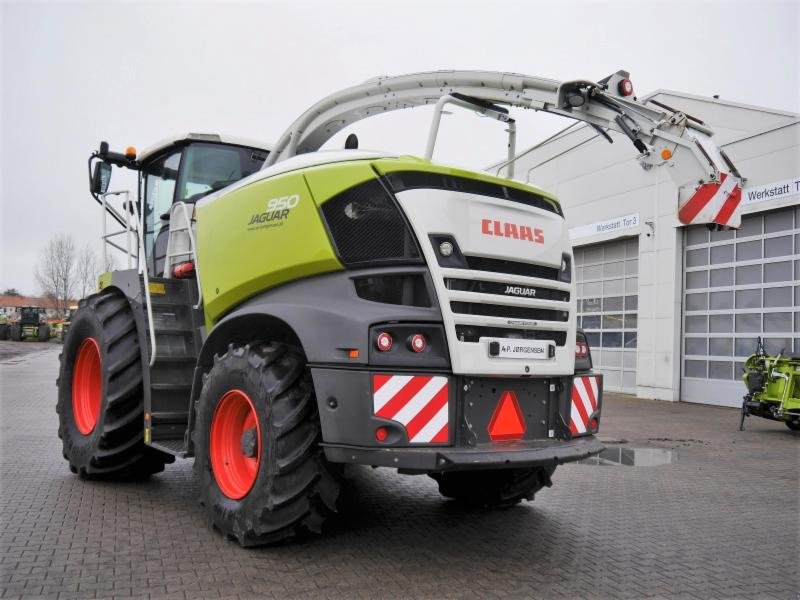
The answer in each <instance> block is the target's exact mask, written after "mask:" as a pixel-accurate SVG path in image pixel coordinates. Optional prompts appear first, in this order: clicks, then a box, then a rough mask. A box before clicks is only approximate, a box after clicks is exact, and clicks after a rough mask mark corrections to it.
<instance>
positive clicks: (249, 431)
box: [209, 390, 261, 500]
mask: <svg viewBox="0 0 800 600" xmlns="http://www.w3.org/2000/svg"><path fill="white" fill-rule="evenodd" d="M253 436H255V439H253ZM209 446H210V452H209V454H210V455H211V470H212V471H213V473H214V478H215V479H216V480H217V485H219V489H220V490H221V491H222V493H223V494H225V495H226V496H227V497H228V498H231V499H232V500H240V499H241V498H244V497H245V496H246V495H247V493H248V492H249V491H250V490H251V489H252V487H253V484H254V483H255V482H256V477H258V467H259V465H260V464H261V428H260V427H259V425H258V417H257V415H256V408H255V406H253V401H252V400H251V399H250V396H248V395H247V394H246V393H244V392H243V391H241V390H231V391H229V392H227V393H226V394H225V395H224V396H223V397H222V400H220V402H219V405H217V409H216V410H215V411H214V416H213V418H212V419H211V440H210V444H209Z"/></svg>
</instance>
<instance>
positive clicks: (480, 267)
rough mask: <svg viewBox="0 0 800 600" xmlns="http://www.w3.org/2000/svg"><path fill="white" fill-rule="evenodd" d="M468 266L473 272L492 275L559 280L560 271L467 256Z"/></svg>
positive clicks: (539, 266) (515, 262) (509, 261)
mask: <svg viewBox="0 0 800 600" xmlns="http://www.w3.org/2000/svg"><path fill="white" fill-rule="evenodd" d="M465 258H466V259H467V265H468V266H469V268H470V269H472V270H473V271H490V272H492V273H506V274H508V275H522V276H524V277H538V278H540V279H553V280H556V279H558V269H556V268H554V267H545V266H542V265H532V264H529V263H523V262H517V261H514V260H502V259H498V258H486V257H483V256H467V257H465Z"/></svg>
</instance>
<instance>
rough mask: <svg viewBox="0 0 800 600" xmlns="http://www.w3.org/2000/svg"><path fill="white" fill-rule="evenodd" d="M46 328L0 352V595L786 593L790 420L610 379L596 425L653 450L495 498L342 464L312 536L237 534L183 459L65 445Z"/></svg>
mask: <svg viewBox="0 0 800 600" xmlns="http://www.w3.org/2000/svg"><path fill="white" fill-rule="evenodd" d="M57 355H58V348H53V347H49V348H43V349H41V350H37V351H36V352H34V353H31V354H29V355H27V356H25V357H19V356H17V357H15V358H13V359H7V360H5V361H0V379H2V387H1V388H0V391H1V392H2V396H1V397H0V484H1V485H2V489H1V490H0V598H2V599H3V600H5V599H8V598H17V597H26V598H38V597H47V598H148V597H149V598H184V599H195V598H347V599H350V598H410V597H418V598H476V599H484V598H501V597H502V598H505V597H510V598H675V597H678V598H697V599H708V598H778V599H789V600H797V598H800V576H798V565H800V541H799V537H800V533H799V531H800V518H799V517H798V515H800V512H799V510H798V509H799V508H800V507H799V506H798V495H799V489H800V471H799V470H800V466H799V465H800V453H799V451H798V449H800V437H799V436H798V434H797V433H793V432H791V431H789V430H788V429H787V428H786V427H785V426H784V425H782V424H780V423H771V422H768V421H765V420H758V419H755V418H750V419H749V420H748V422H747V430H746V431H744V432H739V431H737V429H738V413H737V411H734V410H730V409H721V408H712V407H705V406H696V405H689V404H683V403H663V402H651V401H644V400H637V399H633V398H630V397H625V396H613V395H611V394H609V395H607V396H606V398H605V413H604V420H603V438H604V439H605V440H607V441H608V442H609V445H611V446H614V445H619V444H620V443H621V444H622V445H623V446H624V447H636V448H668V449H675V450H677V457H678V462H677V463H675V464H669V465H662V466H654V467H624V466H592V465H583V464H581V465H570V466H564V467H560V468H559V469H558V470H557V471H556V474H555V476H554V483H555V485H554V487H552V488H550V489H547V490H545V491H543V492H542V493H540V494H538V495H537V497H536V500H535V501H534V502H532V503H524V504H522V505H520V506H517V507H514V508H511V509H508V510H503V511H499V512H485V511H481V510H474V509H468V508H464V507H462V506H459V505H458V504H456V503H453V502H450V501H447V500H444V499H442V498H441V497H440V496H439V495H438V493H437V490H436V486H435V484H434V482H433V481H432V480H430V479H429V478H427V477H422V476H416V477H410V476H401V475H397V474H396V473H394V472H392V471H389V470H385V469H378V470H371V469H368V468H358V469H354V470H353V471H352V472H350V473H349V474H348V483H349V486H348V487H349V490H350V493H349V494H348V501H347V505H346V507H345V511H344V513H343V515H342V516H341V518H340V519H339V520H338V521H337V522H335V523H334V524H333V525H332V526H331V527H330V528H329V530H328V532H327V534H326V535H324V536H322V537H315V538H312V539H310V540H307V541H304V542H300V543H289V544H284V545H281V546H277V547H269V548H263V549H255V550H253V549H249V550H245V549H241V548H240V547H239V546H237V545H235V544H233V543H230V542H227V541H225V540H224V539H223V538H222V536H220V535H219V534H218V533H215V532H213V531H211V530H210V529H209V528H208V526H207V524H206V519H205V516H204V513H203V510H202V509H201V507H200V506H198V504H197V502H196V498H197V485H196V483H195V481H194V479H193V477H192V471H191V462H190V461H179V462H177V463H175V464H173V465H169V466H168V467H167V470H166V471H165V472H164V473H162V474H160V475H157V476H155V477H153V478H152V479H151V480H149V481H146V482H137V483H99V482H87V481H82V480H80V479H79V478H78V477H76V476H74V475H72V474H71V473H70V472H69V470H68V468H67V464H66V462H65V461H64V460H63V459H62V457H61V446H60V442H59V440H58V437H57V434H56V431H57V418H56V414H55V410H54V407H55V394H56V392H55V387H54V381H55V378H56V370H57Z"/></svg>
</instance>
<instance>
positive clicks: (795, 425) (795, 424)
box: [784, 419, 800, 431]
mask: <svg viewBox="0 0 800 600" xmlns="http://www.w3.org/2000/svg"><path fill="white" fill-rule="evenodd" d="M784 423H786V426H787V427H788V428H789V429H791V430H792V431H800V420H798V419H795V420H794V421H784Z"/></svg>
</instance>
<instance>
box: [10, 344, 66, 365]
mask: <svg viewBox="0 0 800 600" xmlns="http://www.w3.org/2000/svg"><path fill="white" fill-rule="evenodd" d="M54 346H59V347H60V346H61V344H60V343H59V342H56V341H50V342H33V341H24V342H11V341H8V340H0V364H4V363H15V362H19V361H20V360H21V359H22V358H23V357H25V356H28V355H29V354H35V353H38V352H43V351H45V350H52V349H53V347H54Z"/></svg>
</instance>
